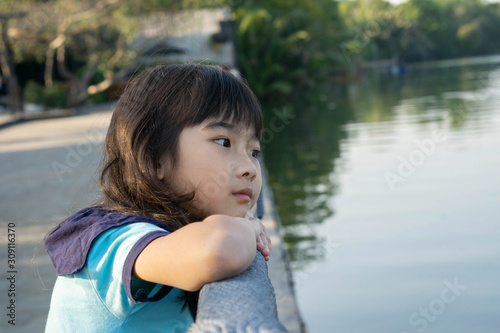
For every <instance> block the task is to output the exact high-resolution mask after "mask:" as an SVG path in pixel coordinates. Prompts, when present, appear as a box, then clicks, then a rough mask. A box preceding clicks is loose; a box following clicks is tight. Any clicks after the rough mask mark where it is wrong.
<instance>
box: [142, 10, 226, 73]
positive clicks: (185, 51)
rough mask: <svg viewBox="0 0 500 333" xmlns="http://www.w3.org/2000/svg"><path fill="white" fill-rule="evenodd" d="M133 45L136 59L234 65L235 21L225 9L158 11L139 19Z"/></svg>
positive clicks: (150, 61)
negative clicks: (136, 35)
mask: <svg viewBox="0 0 500 333" xmlns="http://www.w3.org/2000/svg"><path fill="white" fill-rule="evenodd" d="M139 26H140V30H141V31H140V32H139V34H138V37H137V38H136V39H135V41H134V42H133V45H132V48H133V49H134V50H136V52H138V59H137V60H138V61H139V62H141V63H145V64H151V63H156V62H162V61H169V62H172V61H174V62H175V61H179V62H189V61H191V62H200V61H201V62H203V61H205V62H207V63H214V62H215V63H217V64H220V65H225V66H227V67H229V68H235V67H236V61H235V58H236V57H235V47H234V42H233V41H234V38H233V36H234V22H233V21H231V20H230V19H229V12H228V11H227V10H226V9H206V10H192V11H179V12H174V13H170V12H165V13H158V14H153V15H148V16H143V17H140V18H139Z"/></svg>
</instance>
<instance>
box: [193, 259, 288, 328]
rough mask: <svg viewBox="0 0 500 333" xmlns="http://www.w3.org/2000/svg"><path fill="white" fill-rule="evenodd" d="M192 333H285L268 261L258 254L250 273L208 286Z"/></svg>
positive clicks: (200, 301)
mask: <svg viewBox="0 0 500 333" xmlns="http://www.w3.org/2000/svg"><path fill="white" fill-rule="evenodd" d="M188 332H189V333H216V332H217V333H219V332H220V333H281V332H286V329H285V328H284V327H283V325H282V324H281V323H280V322H279V320H278V313H277V310H276V299H275V295H274V289H273V286H272V284H271V281H270V280H269V276H268V274H267V264H266V261H265V260H264V257H263V256H262V255H261V254H260V252H257V254H256V255H255V258H254V260H253V262H252V264H251V265H250V267H248V268H247V270H246V271H244V272H243V273H241V274H240V275H237V276H235V277H232V278H229V279H226V280H223V281H218V282H214V283H209V284H206V285H205V286H204V287H203V288H202V289H201V291H200V299H199V301H198V314H197V316H196V321H195V322H194V324H193V325H192V326H191V327H190V328H189V331H188Z"/></svg>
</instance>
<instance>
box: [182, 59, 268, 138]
mask: <svg viewBox="0 0 500 333" xmlns="http://www.w3.org/2000/svg"><path fill="white" fill-rule="evenodd" d="M203 72H204V74H205V75H206V77H205V78H204V79H205V80H204V81H205V82H204V85H205V87H204V89H201V91H199V92H200V95H201V96H199V97H200V104H199V105H200V108H199V109H198V111H197V112H196V113H195V115H194V117H193V119H192V123H191V124H190V125H198V124H201V123H202V122H204V121H205V120H207V119H217V120H220V121H227V122H229V123H232V124H235V125H237V126H241V127H246V128H250V129H253V130H254V131H255V136H256V137H257V138H258V139H259V140H260V139H261V137H262V130H263V125H262V123H263V120H262V112H261V108H260V104H259V101H258V100H257V97H256V96H255V94H254V93H253V92H252V91H251V90H250V88H249V87H248V86H247V85H246V84H245V83H244V82H243V81H242V80H241V79H239V78H237V77H235V76H234V75H233V74H230V73H228V72H225V71H223V70H222V69H220V68H218V67H209V66H203Z"/></svg>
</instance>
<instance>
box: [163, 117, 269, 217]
mask: <svg viewBox="0 0 500 333" xmlns="http://www.w3.org/2000/svg"><path fill="white" fill-rule="evenodd" d="M178 144H179V147H178V160H177V164H176V167H175V168H174V170H173V172H172V171H171V169H170V168H168V167H167V166H168V165H170V163H168V160H166V159H165V158H162V159H161V160H160V168H159V169H158V177H159V178H160V179H167V180H168V182H169V184H170V185H171V186H173V190H174V191H175V192H177V193H180V194H184V193H189V192H191V191H193V189H194V190H195V193H196V195H195V198H194V200H193V201H192V202H191V203H190V208H191V209H193V210H194V211H195V212H196V215H200V216H209V215H213V214H224V215H230V216H234V217H245V215H246V214H247V212H248V211H249V210H250V209H251V208H252V207H253V206H254V205H255V203H256V201H257V198H258V196H259V194H260V189H261V186H262V176H261V170H260V164H259V161H258V160H257V155H258V154H259V151H260V142H259V140H258V138H257V137H256V134H255V133H254V131H253V130H252V129H249V128H246V127H244V126H243V127H242V126H240V125H236V124H233V123H229V122H225V121H219V120H213V119H212V120H207V121H205V122H203V123H202V124H200V125H196V126H193V127H188V128H185V129H184V130H183V131H182V132H181V134H180V136H179V143H178Z"/></svg>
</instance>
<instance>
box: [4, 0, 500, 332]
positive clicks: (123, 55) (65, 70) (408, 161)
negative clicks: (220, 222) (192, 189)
mask: <svg viewBox="0 0 500 333" xmlns="http://www.w3.org/2000/svg"><path fill="white" fill-rule="evenodd" d="M499 31H500V4H499V3H498V2H497V1H486V0H409V1H383V0H354V1H331V0H266V1H259V0H220V1H208V0H207V1H202V0H198V1H197V0H178V1H170V0H144V1H141V2H137V1H132V0H122V1H118V0H101V1H97V0H85V1H78V2H75V1H71V0H58V1H56V0H46V1H41V0H40V1H37V0H15V1H14V0H2V1H1V2H0V69H1V81H0V82H1V83H0V86H1V89H0V119H1V121H3V125H2V123H0V126H2V127H4V128H0V132H1V131H4V132H5V131H6V130H7V129H8V130H11V131H13V130H15V128H13V127H12V126H11V125H10V124H12V121H16V120H19V119H21V120H22V119H30V118H37V117H50V116H59V115H68V114H69V115H71V114H73V115H85V114H87V112H90V111H88V110H90V109H92V108H94V109H97V110H101V109H103V110H104V109H106V110H107V109H109V108H110V107H111V108H112V105H113V103H114V101H115V100H116V99H117V98H118V97H119V95H120V92H121V91H122V89H123V87H124V86H125V84H126V82H127V80H128V79H129V78H130V77H131V76H132V75H133V74H134V73H136V72H138V71H140V70H142V69H143V68H145V67H147V66H150V65H154V64H156V63H173V62H186V61H193V62H199V61H201V62H203V63H206V64H216V65H221V66H223V67H224V68H225V69H227V70H230V71H234V72H236V71H238V72H239V73H241V75H242V77H243V78H244V79H246V80H247V81H248V83H249V85H250V87H251V88H252V90H253V91H254V92H255V93H256V94H257V96H258V97H259V99H260V101H261V103H262V107H263V111H264V114H265V130H264V136H263V140H262V143H263V145H262V146H263V154H264V164H265V167H266V169H267V172H268V180H269V183H270V185H271V188H272V191H273V193H274V200H275V203H276V210H277V212H278V213H279V216H280V219H281V222H282V224H283V230H282V232H283V238H284V241H285V243H286V246H287V250H288V254H289V256H290V258H291V266H292V269H293V276H294V282H295V291H296V294H297V301H298V305H299V309H300V312H301V315H302V317H303V320H304V322H305V325H306V328H307V331H308V332H313V333H314V332H347V333H353V332H399V333H403V332H498V331H499V327H500V286H499V284H498V281H500V175H499V170H500V39H499V36H498V34H499ZM81 124H83V123H80V125H81ZM86 124H87V123H86ZM87 125H88V124H87ZM74 126H75V128H74V129H73V131H77V128H78V126H79V125H78V123H75V125H74ZM82 126H83V125H82ZM94 129H95V131H94V132H92V133H94V134H96V133H97V134H96V135H97V136H98V137H99V135H101V139H102V133H103V132H105V126H104V127H103V126H101V125H94ZM79 134H80V135H81V134H82V133H81V132H79ZM9 135H10V134H9ZM93 137H94V136H87V139H86V140H87V141H89V140H90V141H89V142H91V143H92V144H93V142H94V141H92V140H93V139H92V138H93ZM89 138H90V139H89ZM70 139H71V133H69V132H68V133H67V135H66V136H64V138H62V139H61V140H63V141H64V140H70ZM101 139H100V140H101ZM9 140H10V141H9ZM22 140H23V139H21V138H17V139H16V138H11V139H9V138H6V139H4V141H3V142H4V144H5V145H4V148H1V147H0V159H1V160H0V163H1V168H2V170H4V171H2V173H3V174H2V175H0V177H1V178H0V179H1V181H2V187H3V188H4V190H2V192H1V194H2V200H1V201H2V203H1V210H2V211H1V212H0V219H1V220H2V222H4V224H5V225H7V224H8V223H13V222H16V223H17V224H18V225H19V226H21V225H22V224H23V223H25V225H26V228H27V229H26V231H25V232H26V233H27V234H30V233H33V234H36V233H38V234H40V233H42V232H45V229H43V228H38V229H37V225H40V221H43V222H44V223H46V224H54V223H56V222H57V220H55V217H63V216H65V215H68V214H70V213H71V211H69V210H68V208H64V209H63V208H58V207H59V206H58V205H57V204H54V203H52V202H50V204H51V205H52V204H54V211H53V213H52V215H50V214H49V215H47V216H41V217H40V216H36V214H34V213H30V214H28V215H29V216H30V217H29V218H28V217H26V216H27V215H26V211H23V209H25V210H26V209H27V210H29V209H30V207H24V208H23V206H22V202H23V198H24V197H25V196H26V195H33V194H32V192H31V191H35V192H36V191H37V188H36V187H34V188H32V190H30V191H28V192H29V193H18V194H17V196H16V195H14V196H13V195H12V193H17V192H16V191H15V188H16V186H17V185H18V184H20V183H21V182H23V181H27V179H25V178H23V179H16V178H15V177H14V176H12V175H15V171H16V161H17V162H18V161H19V160H18V155H16V153H17V152H16V148H15V147H17V146H15V145H16V144H19V143H22ZM32 140H34V141H36V137H33V138H32ZM95 140H97V139H95ZM61 145H63V143H61ZM75 149H76V148H75ZM37 152H38V153H40V154H45V155H46V154H47V153H50V151H45V152H43V151H37ZM80 155H82V154H80ZM92 161H93V160H92ZM92 163H93V162H90V161H86V162H85V163H83V164H80V163H78V168H83V167H87V168H88V167H89V166H94V164H92ZM48 164H49V165H48V167H47V168H46V169H48V170H46V173H47V174H50V177H52V178H53V179H54V180H55V182H54V183H50V186H51V187H50V188H52V189H53V191H54V194H53V198H51V200H53V201H54V202H60V201H61V200H66V201H68V200H69V201H70V202H71V203H72V207H77V206H80V205H82V206H83V205H84V203H83V202H82V201H80V202H77V200H78V199H76V198H77V193H75V192H74V191H73V192H72V190H68V192H65V193H60V182H61V179H62V177H66V176H67V174H69V171H67V170H66V169H64V166H67V165H62V166H59V165H57V164H56V165H55V166H54V163H53V162H52V163H50V159H49V162H48ZM67 164H68V163H67ZM72 168H73V167H72ZM5 170H7V171H5ZM65 170H66V171H65ZM9 172H10V173H9ZM82 172H83V171H82ZM35 174H36V172H35ZM75 174H76V173H73V174H72V175H71V177H75ZM78 174H79V175H81V174H82V173H78ZM88 179H89V181H91V180H92V177H91V176H89V177H88ZM57 180H58V181H59V182H57ZM65 184H68V182H65ZM37 186H45V187H47V186H48V185H47V184H46V183H43V182H41V183H39V184H38V185H37ZM68 193H69V197H68ZM61 197H64V198H61ZM93 199H95V198H94V197H91V198H88V200H87V201H88V202H91V201H92V200H93ZM40 200H42V199H40ZM43 200H48V199H46V198H44V199H43ZM44 202H45V201H44ZM45 204H47V202H45ZM16 205H17V206H16ZM13 206H15V207H18V206H19V207H18V209H17V210H16V212H15V213H12V209H11V208H12V207H13ZM23 214H24V215H23ZM22 221H25V222H22ZM6 228H7V227H5V228H4V229H6ZM5 233H6V231H5V230H2V235H4V234H5ZM4 238H6V237H4ZM35 238H36V237H35ZM2 244H7V241H5V240H3V241H2ZM30 244H35V245H36V242H32V243H30ZM5 246H7V245H5ZM29 249H30V250H31V249H32V246H31V247H29ZM3 252H5V251H3ZM2 255H5V253H2ZM2 258H3V257H2ZM2 260H3V259H2ZM2 265H3V264H2ZM2 267H3V266H2ZM47 272H48V273H47V274H49V273H50V270H48V271H47ZM2 274H4V272H3V271H2ZM42 275H43V274H42ZM32 278H34V277H33V276H31V277H30V276H28V277H26V279H28V280H29V279H32ZM48 284H49V286H48V288H50V282H49V283H48ZM2 297H3V296H2ZM43 306H45V305H43ZM2 325H3V323H2ZM2 327H3V326H2Z"/></svg>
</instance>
